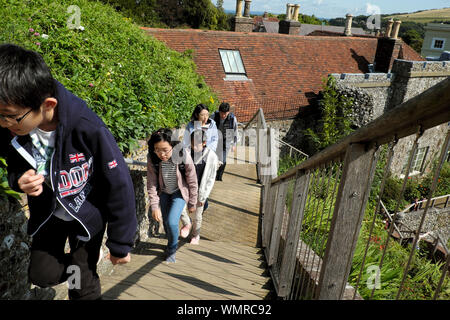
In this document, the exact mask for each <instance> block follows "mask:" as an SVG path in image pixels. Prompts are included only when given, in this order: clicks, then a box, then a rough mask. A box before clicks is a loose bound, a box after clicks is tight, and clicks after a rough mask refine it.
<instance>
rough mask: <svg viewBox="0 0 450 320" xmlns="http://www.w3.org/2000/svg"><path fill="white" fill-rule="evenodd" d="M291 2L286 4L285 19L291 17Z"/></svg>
mask: <svg viewBox="0 0 450 320" xmlns="http://www.w3.org/2000/svg"><path fill="white" fill-rule="evenodd" d="M291 6H292V5H291V4H290V3H288V4H286V20H291V19H292V17H291Z"/></svg>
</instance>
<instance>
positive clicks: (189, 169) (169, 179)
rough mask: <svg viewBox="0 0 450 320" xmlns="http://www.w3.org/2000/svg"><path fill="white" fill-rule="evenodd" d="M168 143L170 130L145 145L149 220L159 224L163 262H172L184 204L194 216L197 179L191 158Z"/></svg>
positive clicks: (177, 145) (175, 143)
mask: <svg viewBox="0 0 450 320" xmlns="http://www.w3.org/2000/svg"><path fill="white" fill-rule="evenodd" d="M181 146H182V145H181V144H179V141H173V140H172V131H171V130H170V129H159V130H157V131H156V132H154V133H153V134H152V136H151V138H150V140H149V141H148V159H147V191H148V195H149V198H150V207H151V210H152V217H153V219H155V220H156V221H158V222H161V220H162V222H163V226H164V231H165V233H166V235H167V238H168V243H167V249H166V254H167V256H166V262H167V263H173V262H175V253H176V251H177V247H178V233H179V230H178V225H179V221H180V216H181V212H182V210H183V208H184V206H185V205H186V203H187V207H188V211H189V212H195V209H196V204H197V193H198V184H197V175H196V172H195V166H194V164H193V161H192V158H191V156H190V154H189V152H187V151H186V150H184V149H182V147H181Z"/></svg>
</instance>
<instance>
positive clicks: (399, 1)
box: [212, 0, 450, 18]
mask: <svg viewBox="0 0 450 320" xmlns="http://www.w3.org/2000/svg"><path fill="white" fill-rule="evenodd" d="M212 2H213V3H214V4H216V2H217V1H216V0H212ZM287 3H292V4H300V13H303V14H308V15H312V14H314V15H315V16H316V17H319V18H337V17H345V15H346V14H347V13H351V14H353V15H354V16H355V15H372V14H377V13H381V14H389V13H397V12H402V13H403V12H405V13H406V12H414V11H418V10H428V9H441V8H445V7H447V8H448V7H450V0H368V1H364V0H252V2H251V5H250V11H262V12H263V11H267V12H270V13H274V14H278V13H286V4H287ZM223 7H224V9H226V10H233V11H235V10H236V0H224V4H223ZM377 11H378V12H377Z"/></svg>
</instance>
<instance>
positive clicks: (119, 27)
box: [0, 0, 217, 153]
mask: <svg viewBox="0 0 450 320" xmlns="http://www.w3.org/2000/svg"><path fill="white" fill-rule="evenodd" d="M71 5H76V6H78V7H79V9H80V25H81V26H82V27H84V30H83V31H82V30H79V29H69V28H68V26H70V24H73V25H75V26H76V24H77V23H76V20H75V19H72V18H73V15H74V14H75V12H72V13H68V12H67V11H68V8H69V6H71ZM71 19H72V20H71ZM68 20H69V21H68ZM0 21H2V26H4V27H3V28H4V29H3V28H2V29H3V30H6V32H1V33H0V43H2V42H13V43H16V44H18V45H21V46H23V47H25V48H28V49H33V50H35V51H37V52H39V53H40V54H42V55H43V57H44V60H45V61H46V63H47V64H48V65H49V66H50V68H51V69H52V71H53V76H54V77H55V78H56V79H57V80H58V81H60V82H61V83H62V84H63V85H64V86H65V87H66V88H68V89H69V90H71V91H72V92H73V93H74V94H76V95H77V96H79V97H80V98H82V99H84V100H85V101H86V102H87V103H88V106H89V107H90V108H92V109H93V110H94V111H95V112H96V113H97V114H98V115H99V116H100V117H101V118H102V119H103V121H104V122H105V123H106V125H107V126H108V127H109V129H110V130H111V132H112V133H113V135H114V137H115V138H116V140H117V143H118V145H119V147H120V149H121V150H122V151H123V152H125V153H126V152H128V151H130V150H132V149H133V148H134V147H135V146H137V143H136V142H137V139H144V138H146V137H147V136H149V134H150V133H151V132H152V131H153V130H155V129H157V128H159V127H177V126H179V125H181V124H183V123H186V122H187V121H188V120H189V117H190V115H191V113H192V110H193V108H194V107H195V105H197V104H198V103H206V104H208V105H210V106H212V107H213V108H212V109H214V108H215V104H214V103H212V102H210V101H216V100H217V99H216V95H215V94H214V93H213V92H212V91H211V89H210V88H208V87H207V86H206V84H205V82H204V80H203V79H202V78H201V77H200V76H199V75H198V74H197V73H196V72H195V64H194V62H193V60H192V58H191V57H190V55H189V53H185V54H182V53H178V52H175V51H173V50H170V49H168V48H167V47H166V46H165V45H164V44H163V43H162V42H160V41H157V40H155V39H154V38H153V37H151V36H149V35H147V34H145V32H144V31H142V30H141V29H140V28H139V27H138V26H136V25H134V24H133V23H131V22H130V19H128V18H125V17H123V16H122V15H121V14H119V13H117V12H116V11H115V10H114V9H113V8H112V7H110V6H108V5H105V4H102V3H99V2H94V1H88V0H61V1H52V0H34V1H23V0H0ZM69 23H70V24H69ZM36 32H37V33H39V36H38V35H37V34H36ZM42 34H45V35H48V39H45V38H43V37H42Z"/></svg>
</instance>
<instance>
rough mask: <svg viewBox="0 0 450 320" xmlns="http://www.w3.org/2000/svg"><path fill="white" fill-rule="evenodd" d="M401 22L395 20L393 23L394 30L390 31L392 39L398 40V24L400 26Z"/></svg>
mask: <svg viewBox="0 0 450 320" xmlns="http://www.w3.org/2000/svg"><path fill="white" fill-rule="evenodd" d="M401 23H402V22H401V21H399V20H397V21H395V22H394V29H393V31H392V33H393V34H392V39H397V38H398V32H399V31H400V24H401Z"/></svg>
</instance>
